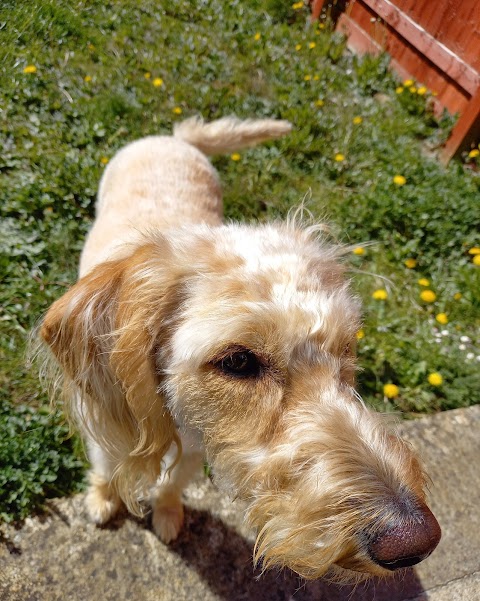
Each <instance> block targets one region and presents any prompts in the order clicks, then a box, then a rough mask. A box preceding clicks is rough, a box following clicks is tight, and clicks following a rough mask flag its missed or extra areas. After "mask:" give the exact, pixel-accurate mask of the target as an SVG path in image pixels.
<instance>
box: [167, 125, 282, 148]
mask: <svg viewBox="0 0 480 601" xmlns="http://www.w3.org/2000/svg"><path fill="white" fill-rule="evenodd" d="M291 130H292V125H291V123H289V122H288V121H281V120H279V119H245V120H241V119H237V118H236V117H224V118H223V119H218V120H216V121H212V122H211V123H205V122H204V121H203V119H201V118H200V117H192V118H191V119H187V120H186V121H183V122H182V123H179V124H178V125H175V127H174V129H173V135H174V136H175V137H176V138H179V139H181V140H183V141H184V142H187V143H188V144H191V145H192V146H195V147H196V148H198V150H200V151H201V152H203V153H204V154H207V155H212V154H222V153H229V152H233V151H235V150H240V149H241V148H246V147H248V146H254V145H255V144H259V143H260V142H265V141H266V140H274V139H276V138H281V137H282V136H284V135H286V134H288V133H289V132H290V131H291Z"/></svg>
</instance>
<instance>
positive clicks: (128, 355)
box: [41, 118, 440, 579]
mask: <svg viewBox="0 0 480 601" xmlns="http://www.w3.org/2000/svg"><path fill="white" fill-rule="evenodd" d="M289 130H290V124H289V123H287V122H284V121H275V120H268V119H267V120H252V121H238V120H236V119H233V118H225V119H220V120H218V121H215V122H213V123H210V124H205V123H203V122H202V121H201V120H199V119H190V120H188V121H185V122H183V123H182V124H180V125H179V126H177V127H176V128H175V132H174V135H173V136H171V137H170V136H153V137H148V138H144V139H142V140H139V141H137V142H134V143H132V144H130V145H128V146H127V147H126V148H124V149H123V150H121V151H120V152H119V153H118V154H117V155H116V156H115V157H114V159H113V160H112V161H111V162H110V164H109V165H108V167H107V168H106V170H105V174H104V176H103V178H102V181H101V184H100V190H99V195H98V203H97V207H96V210H97V216H96V220H95V223H94V225H93V228H92V230H91V232H90V234H89V236H88V238H87V241H86V244H85V247H84V250H83V253H82V257H81V263H80V279H79V281H78V282H77V283H76V284H75V285H74V286H73V287H72V288H71V289H70V290H69V291H68V292H67V293H66V294H65V295H64V296H63V297H62V298H60V299H59V300H58V301H57V302H55V303H54V304H53V305H52V307H51V308H50V310H49V311H48V313H47V315H46V317H45V319H44V321H43V324H42V327H41V335H42V337H43V339H44V341H46V343H47V344H48V345H49V346H50V347H51V349H52V351H53V353H54V355H55V357H56V359H57V361H58V363H59V364H60V366H61V368H62V371H63V373H64V382H65V386H66V389H67V402H66V409H67V412H68V414H69V415H70V417H71V418H72V419H73V420H74V421H75V422H76V423H77V424H78V425H79V427H80V429H81V431H82V432H83V434H84V436H85V438H86V440H87V441H88V448H89V454H90V460H91V463H92V469H91V472H90V488H89V492H88V495H87V507H88V512H89V515H90V517H91V519H92V520H93V521H95V522H96V523H98V524H103V523H105V522H107V521H108V520H109V519H110V518H112V516H114V515H115V513H116V512H117V511H118V510H119V509H120V508H121V506H122V505H123V504H125V505H126V506H127V508H128V510H129V511H130V512H132V513H134V514H137V515H139V514H141V513H142V512H143V511H144V508H145V506H146V505H148V504H149V505H150V506H151V507H152V520H153V528H154V530H155V532H156V533H157V535H158V536H159V538H160V539H161V540H162V541H164V542H169V541H171V540H173V539H174V538H175V537H176V536H177V535H178V533H179V530H180V529H181V527H182V522H183V507H182V502H181V494H182V490H183V488H184V487H185V485H186V484H187V483H188V481H189V480H190V479H191V478H192V476H193V475H194V474H195V473H196V472H197V471H198V470H199V469H200V468H201V466H202V462H203V459H204V457H206V458H207V460H208V462H209V463H210V465H211V466H212V470H213V474H214V479H215V482H216V483H218V485H219V486H221V487H222V488H223V489H224V490H225V491H227V492H228V493H229V494H230V495H231V496H233V497H235V498H240V499H244V500H245V501H246V502H247V505H248V510H247V514H246V520H247V522H248V523H249V524H250V525H251V526H252V527H254V528H255V529H256V532H257V542H256V546H255V558H256V559H257V560H259V559H260V560H262V562H263V565H264V566H265V567H268V566H273V565H276V566H288V567H289V568H291V569H293V570H295V571H296V572H297V573H299V574H300V575H302V576H304V577H305V578H316V577H319V576H321V575H323V574H324V573H325V572H326V571H327V570H328V569H329V568H331V567H332V566H335V567H334V569H333V572H334V573H336V574H339V575H340V576H339V577H340V578H342V579H346V578H347V576H348V574H351V572H350V571H354V572H358V573H362V574H377V575H385V574H387V573H389V572H390V571H392V570H394V569H396V568H399V567H404V566H410V565H413V564H415V563H417V562H419V561H421V560H422V559H424V558H425V557H427V556H428V555H429V554H430V553H431V551H432V550H433V549H434V548H435V546H436V545H437V543H438V541H439V539H440V529H439V526H438V524H437V522H436V520H435V518H434V516H433V515H432V513H431V512H430V510H429V509H428V507H427V506H426V504H425V476H424V474H423V472H422V469H421V467H420V466H419V463H418V461H417V459H416V457H415V455H414V453H413V452H412V450H411V448H410V447H409V446H408V445H407V444H406V443H405V442H403V441H402V440H401V439H399V438H398V436H397V435H396V434H394V433H393V432H392V431H391V430H390V429H389V427H388V426H387V425H386V423H385V419H384V417H382V416H381V415H379V414H377V413H374V412H372V411H371V410H369V409H368V408H367V407H366V406H365V405H364V404H363V402H362V400H361V399H360V398H359V396H358V394H356V392H355V389H354V372H355V340H356V332H357V331H358V329H359V326H360V317H359V311H360V309H359V302H358V300H357V299H356V298H355V296H353V295H352V292H351V291H350V290H349V284H348V281H347V280H346V278H345V267H344V266H343V265H342V261H341V257H342V255H343V254H345V248H342V247H340V246H338V245H334V244H329V243H327V242H325V240H322V238H321V236H320V235H319V231H320V230H321V229H322V228H321V226H305V225H302V224H299V223H297V220H296V219H290V220H287V222H285V223H273V224H269V225H253V226H251V225H239V224H227V225H222V196H221V190H220V185H219V181H218V177H217V174H216V172H215V170H214V168H213V167H212V165H211V164H210V162H209V161H208V159H207V158H206V156H205V155H206V154H215V153H224V152H231V151H233V150H236V149H239V148H242V147H245V146H249V145H253V144H255V143H258V142H260V141H263V140H267V139H272V138H277V137H280V136H282V135H284V134H286V133H287V132H288V131H289Z"/></svg>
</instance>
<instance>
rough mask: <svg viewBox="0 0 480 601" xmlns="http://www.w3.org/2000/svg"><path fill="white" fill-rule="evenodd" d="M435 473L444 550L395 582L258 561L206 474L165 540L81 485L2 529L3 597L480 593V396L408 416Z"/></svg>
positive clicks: (265, 600) (433, 492) (474, 597)
mask: <svg viewBox="0 0 480 601" xmlns="http://www.w3.org/2000/svg"><path fill="white" fill-rule="evenodd" d="M401 428H402V431H403V433H404V435H405V436H406V437H407V438H408V439H409V440H410V441H411V443H412V444H413V445H414V446H415V447H416V448H418V450H419V451H420V453H421V456H422V457H423V460H424V463H425V465H426V467H427V470H428V472H429V474H430V476H431V478H432V484H431V487H430V505H431V507H432V509H433V511H434V513H435V514H436V516H437V518H438V520H439V522H440V524H441V526H442V530H443V537H442V541H441V543H440V545H439V547H438V549H437V550H436V551H435V553H434V554H433V555H432V556H431V557H430V558H429V559H427V560H426V561H425V562H423V563H421V564H419V565H418V566H416V567H415V568H414V569H410V570H405V571H404V572H403V573H402V575H401V576H396V577H395V578H394V579H389V580H387V581H385V580H383V581H379V580H372V581H370V582H369V583H368V584H366V585H361V586H358V587H356V588H355V587H351V586H338V585H334V584H331V583H328V582H326V581H324V580H318V581H314V582H307V583H306V582H304V581H302V580H301V579H300V578H298V577H297V576H296V575H295V574H293V573H291V572H289V571H281V572H279V571H270V572H267V573H265V574H263V575H260V574H259V573H258V572H255V571H254V569H253V566H252V559H251V558H252V546H253V538H252V535H251V533H249V532H248V531H247V530H246V529H245V527H244V524H243V515H244V508H243V507H242V505H241V504H239V503H233V502H231V501H230V500H229V499H228V498H226V497H225V496H224V495H222V494H221V493H219V492H218V491H217V490H216V489H215V487H214V486H213V485H212V484H211V482H210V481H208V480H206V479H202V480H199V481H198V482H195V483H194V484H193V485H191V486H190V487H189V489H188V490H187V491H186V494H185V503H186V507H187V510H186V523H185V528H184V530H183V531H182V533H181V535H180V537H179V538H178V540H177V541H175V542H174V543H172V544H171V545H168V546H165V545H163V544H162V543H160V542H159V541H158V540H157V538H156V537H155V536H154V535H153V533H152V532H151V530H150V529H149V524H148V520H144V521H142V520H136V519H133V518H131V517H129V516H127V515H125V516H120V517H119V518H118V519H116V520H115V521H114V522H113V523H112V524H110V525H109V526H108V527H105V528H98V527H95V526H94V525H93V524H90V523H89V522H88V521H87V519H86V516H85V512H84V507H83V496H82V495H77V496H75V497H73V498H70V499H58V500H55V501H52V502H51V503H50V504H49V505H48V511H47V513H46V514H45V515H42V516H37V517H33V518H29V519H27V520H26V521H25V523H24V524H23V525H22V526H21V527H19V528H17V529H15V528H14V527H12V526H6V525H3V526H2V527H1V529H0V600H1V601H64V600H67V599H68V600H69V601H97V600H99V601H100V600H102V601H110V600H111V601H123V600H125V601H126V600H128V601H184V600H185V601H187V600H188V601H197V600H198V601H247V600H248V601H347V600H348V601H373V600H375V601H407V600H408V601H447V600H448V601H480V511H479V499H480V469H479V468H480V405H478V406H474V407H470V408H468V409H461V410H454V411H449V412H445V413H442V414H439V415H435V416H430V417H424V418H421V419H418V420H415V421H410V422H404V423H403V424H402V426H401Z"/></svg>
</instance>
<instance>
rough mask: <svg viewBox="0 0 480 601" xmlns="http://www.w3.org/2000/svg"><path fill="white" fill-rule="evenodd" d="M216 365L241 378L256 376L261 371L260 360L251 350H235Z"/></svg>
mask: <svg viewBox="0 0 480 601" xmlns="http://www.w3.org/2000/svg"><path fill="white" fill-rule="evenodd" d="M216 365H217V367H218V368H219V369H220V370H221V371H223V372H224V373H226V374H229V375H232V376H237V377H240V378H255V377H257V376H258V375H259V374H260V371H261V364H260V361H259V360H258V358H257V357H256V355H255V354H254V353H252V351H249V350H241V351H236V352H233V353H231V354H229V355H227V356H226V357H224V358H223V359H222V360H221V361H219V362H218V363H217V364H216Z"/></svg>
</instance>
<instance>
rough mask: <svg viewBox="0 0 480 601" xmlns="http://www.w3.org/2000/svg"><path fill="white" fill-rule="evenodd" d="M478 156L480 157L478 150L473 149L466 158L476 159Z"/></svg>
mask: <svg viewBox="0 0 480 601" xmlns="http://www.w3.org/2000/svg"><path fill="white" fill-rule="evenodd" d="M478 155H480V150H478V148H474V149H473V150H471V151H470V152H469V153H468V158H469V159H475V158H477V157H478Z"/></svg>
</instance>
